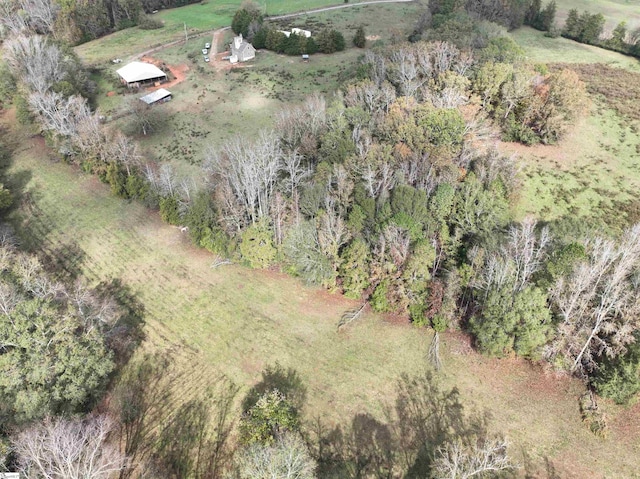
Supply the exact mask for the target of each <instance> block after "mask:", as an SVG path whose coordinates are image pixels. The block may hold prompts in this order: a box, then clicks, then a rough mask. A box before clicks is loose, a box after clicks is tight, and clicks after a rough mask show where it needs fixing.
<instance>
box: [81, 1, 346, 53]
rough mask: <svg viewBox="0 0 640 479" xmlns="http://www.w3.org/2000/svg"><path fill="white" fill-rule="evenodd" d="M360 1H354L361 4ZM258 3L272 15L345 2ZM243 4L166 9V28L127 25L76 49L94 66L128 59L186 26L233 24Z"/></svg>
mask: <svg viewBox="0 0 640 479" xmlns="http://www.w3.org/2000/svg"><path fill="white" fill-rule="evenodd" d="M357 1H358V0H355V1H352V2H351V3H357ZM258 3H260V5H263V6H265V8H266V10H267V12H268V14H269V15H279V14H283V13H293V12H299V11H303V10H309V9H314V8H320V7H326V6H331V5H339V4H341V2H338V1H337V0H268V1H265V0H261V1H259V2H258ZM241 4H242V0H232V1H215V0H214V1H207V0H205V1H203V2H201V3H197V4H193V5H187V6H185V7H180V8H172V9H168V10H162V11H160V12H158V13H156V14H153V15H152V16H153V18H154V19H156V20H160V21H161V22H162V23H163V24H164V27H163V28H160V29H157V30H142V29H140V28H138V27H132V28H127V29H125V30H121V31H119V32H115V33H112V34H111V35H107V36H106V37H103V38H99V39H97V40H93V41H91V42H87V43H84V44H82V45H79V46H78V47H76V52H77V53H78V55H80V57H81V58H82V59H83V60H84V61H85V62H86V63H88V64H92V65H102V64H105V63H107V62H109V61H110V60H112V59H114V58H122V59H124V60H128V59H130V57H132V56H133V55H136V54H139V53H141V52H143V51H146V50H149V49H151V48H154V47H157V46H159V45H163V44H165V43H169V42H171V41H174V40H180V39H182V38H184V36H185V28H186V30H187V34H188V35H194V34H197V33H200V32H206V31H210V30H215V29H217V28H221V27H226V26H229V25H231V20H232V19H233V15H234V14H235V12H236V10H238V8H239V7H240V5H241ZM347 10H348V9H347Z"/></svg>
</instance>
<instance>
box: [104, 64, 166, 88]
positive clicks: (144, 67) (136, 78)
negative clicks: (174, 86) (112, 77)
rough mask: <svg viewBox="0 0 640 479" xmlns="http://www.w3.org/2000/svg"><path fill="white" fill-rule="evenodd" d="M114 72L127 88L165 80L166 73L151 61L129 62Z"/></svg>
mask: <svg viewBox="0 0 640 479" xmlns="http://www.w3.org/2000/svg"><path fill="white" fill-rule="evenodd" d="M116 73H117V74H118V75H119V76H120V79H121V81H122V83H125V84H126V85H127V86H128V87H129V88H132V87H135V88H137V87H140V86H144V85H151V84H156V83H161V82H165V81H167V74H166V73H165V72H163V71H162V70H160V69H159V68H158V67H157V66H155V65H152V64H151V63H144V62H131V63H129V64H127V65H125V66H123V67H122V68H120V69H119V70H117V72H116Z"/></svg>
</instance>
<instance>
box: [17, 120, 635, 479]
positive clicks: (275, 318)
mask: <svg viewBox="0 0 640 479" xmlns="http://www.w3.org/2000/svg"><path fill="white" fill-rule="evenodd" d="M11 135H12V136H11V137H12V138H13V141H14V143H15V144H14V145H13V146H16V147H17V149H16V151H15V153H14V164H13V165H12V167H11V169H10V172H9V173H10V178H11V186H13V187H14V188H17V189H18V190H21V191H22V199H21V205H22V206H21V210H20V211H19V214H20V220H18V217H16V225H17V227H18V231H19V234H20V237H21V239H22V242H23V244H24V246H26V247H30V248H33V249H38V250H41V251H42V252H43V253H44V254H45V255H50V256H55V257H56V258H58V259H59V260H60V261H62V262H63V263H67V264H73V265H74V266H75V267H77V268H80V270H81V271H82V273H83V274H84V275H86V276H87V277H88V278H89V279H90V281H92V282H98V281H101V280H108V279H113V278H120V279H122V281H123V283H124V284H125V285H127V286H129V287H131V289H132V290H133V291H134V292H135V293H136V294H137V296H138V298H139V299H140V300H141V301H142V303H143V304H144V307H145V309H146V321H147V323H146V327H145V331H146V341H145V344H144V349H145V350H148V351H160V352H162V354H164V355H168V356H170V357H172V358H173V361H174V368H175V369H176V370H177V371H178V372H179V374H177V375H176V377H177V379H176V380H175V384H174V388H175V391H176V392H177V396H176V401H180V402H182V401H186V400H188V399H189V398H190V397H194V396H196V395H198V396H200V395H202V394H205V393H206V391H207V389H208V387H209V386H211V385H214V384H216V383H217V382H218V381H219V377H220V375H225V376H227V377H229V378H231V379H232V380H234V381H235V382H236V383H238V384H239V385H240V386H242V392H243V393H244V392H245V391H247V388H248V387H250V386H251V385H252V384H254V383H255V382H257V381H258V380H259V379H260V372H261V370H262V369H263V368H264V367H265V366H266V365H269V364H274V363H275V362H276V361H277V362H279V363H280V364H281V365H282V366H283V367H285V368H287V367H291V368H294V369H295V370H296V371H297V372H298V374H299V375H300V376H301V378H302V380H303V382H304V384H305V386H306V387H307V403H306V406H305V410H304V413H305V418H306V419H307V420H312V419H314V418H320V419H321V420H322V421H323V422H324V423H325V424H327V425H330V426H331V427H335V426H336V425H345V424H347V423H348V422H349V421H351V420H352V419H353V418H354V417H355V416H356V415H357V414H361V413H370V414H372V415H373V416H374V417H376V418H378V419H379V420H380V421H383V422H384V421H385V420H386V419H385V418H386V414H385V411H389V410H393V407H394V398H395V385H396V382H397V380H398V378H399V377H400V375H401V374H403V373H408V374H416V373H419V372H421V371H424V370H425V369H426V368H428V366H427V360H426V352H427V349H428V346H429V343H430V340H431V333H430V332H429V330H426V329H419V328H415V327H413V326H411V325H409V324H402V323H398V322H397V321H394V322H388V321H387V320H385V318H384V317H381V316H378V315H374V314H370V313H367V314H365V315H364V316H363V317H362V318H361V319H359V320H358V321H357V322H356V323H354V324H352V325H350V326H348V327H347V328H346V329H344V330H342V331H340V332H338V331H337V330H336V324H337V322H338V320H339V317H340V315H341V314H342V313H343V312H344V311H346V310H349V309H351V308H354V307H356V306H357V305H358V303H357V302H355V301H349V300H346V299H345V298H343V297H341V296H340V295H338V294H329V293H327V292H325V291H322V290H320V289H318V288H312V287H306V286H304V285H302V284H301V283H300V282H299V281H298V280H297V279H295V278H291V277H288V276H286V275H284V274H281V273H278V272H274V271H257V270H250V269H247V268H245V267H242V266H239V265H226V266H221V267H218V268H212V263H213V259H214V258H213V257H212V256H211V255H210V254H209V253H207V252H205V251H202V250H197V249H195V248H194V247H192V246H191V245H190V244H189V242H188V240H187V238H186V236H185V235H184V234H183V233H181V232H180V230H179V229H178V228H176V227H171V226H167V225H165V224H163V223H162V222H161V221H160V220H159V218H158V216H157V215H156V214H152V213H150V212H149V211H148V210H147V209H145V208H144V207H142V206H141V205H139V204H136V203H135V202H134V203H130V202H126V201H122V200H119V199H116V198H114V197H113V196H111V194H110V192H109V190H108V188H107V187H106V186H104V185H102V184H100V183H99V182H98V181H97V180H96V178H95V177H93V176H89V175H86V174H83V173H81V172H80V171H78V170H77V169H74V168H72V167H70V166H68V165H66V164H64V163H62V162H59V161H52V158H55V156H54V154H53V153H52V152H50V151H48V150H47V149H46V148H45V147H44V145H43V143H42V141H39V140H38V139H37V138H29V137H28V136H26V134H25V132H24V131H18V130H13V131H11ZM443 343H444V345H443V347H442V349H443V360H444V371H443V372H442V373H440V374H439V375H438V376H439V378H440V380H441V381H442V382H443V384H444V385H445V386H447V387H452V386H454V385H455V386H457V387H458V388H459V389H460V392H461V394H462V398H463V400H464V402H465V403H466V404H467V408H468V409H469V410H470V411H472V410H475V411H477V412H478V413H480V414H485V413H486V414H488V415H489V416H490V417H491V424H492V426H493V428H495V430H496V431H501V432H502V433H503V434H505V435H506V437H507V438H508V439H509V441H510V444H511V451H512V454H513V456H514V458H515V459H516V460H517V461H518V462H519V463H520V464H521V466H522V467H523V469H522V472H523V473H526V474H533V475H532V476H531V477H544V476H537V475H536V471H537V472H542V471H545V470H547V468H548V466H549V465H551V466H552V467H553V469H554V470H555V471H556V473H558V474H559V476H560V477H585V476H584V475H582V476H580V474H585V473H588V474H595V475H597V476H598V477H605V476H606V477H632V475H633V473H634V471H637V470H638V468H639V467H640V463H639V462H638V456H637V454H635V446H634V443H633V442H632V441H629V440H628V439H629V438H628V435H627V433H626V432H625V430H624V429H621V428H622V427H623V426H625V427H626V426H628V421H625V420H624V419H623V418H624V417H626V416H625V414H626V412H625V411H626V410H623V409H617V408H614V407H613V406H612V405H610V404H608V403H604V402H603V403H602V404H601V407H606V410H607V413H608V415H609V424H610V425H611V432H610V436H609V438H608V439H607V440H606V441H603V440H601V439H599V438H597V437H595V436H594V435H593V434H591V433H590V432H589V431H588V429H587V427H586V426H585V425H584V424H583V423H582V422H581V420H580V415H579V411H578V402H577V397H578V395H579V394H580V392H581V391H582V386H581V385H580V383H579V382H578V381H573V380H571V379H570V378H567V377H562V378H555V377H554V376H553V375H552V374H550V373H545V372H544V371H543V370H542V369H541V368H539V367H537V366H535V365H531V364H530V363H527V362H525V361H520V360H515V359H504V360H495V359H489V358H485V357H482V356H480V355H477V354H476V353H474V352H473V351H472V350H471V349H470V347H469V345H468V343H467V342H466V341H465V340H464V338H461V337H460V336H458V335H456V334H453V335H448V334H447V335H444V338H443ZM636 420H637V418H634V419H633V420H632V421H636ZM617 425H619V426H620V428H619V427H618V426H617ZM585 471H586V472H585ZM576 474H577V475H576Z"/></svg>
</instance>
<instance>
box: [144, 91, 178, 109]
mask: <svg viewBox="0 0 640 479" xmlns="http://www.w3.org/2000/svg"><path fill="white" fill-rule="evenodd" d="M171 98H172V95H171V92H170V91H169V90H166V89H164V88H159V89H157V90H156V91H152V92H151V93H149V94H148V95H145V96H143V97H141V98H140V100H142V101H143V102H145V103H146V104H147V105H153V104H155V103H164V102H166V101H169V100H171Z"/></svg>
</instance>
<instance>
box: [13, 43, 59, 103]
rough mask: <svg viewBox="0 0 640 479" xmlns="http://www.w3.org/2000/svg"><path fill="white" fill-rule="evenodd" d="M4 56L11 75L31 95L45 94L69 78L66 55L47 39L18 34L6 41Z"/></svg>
mask: <svg viewBox="0 0 640 479" xmlns="http://www.w3.org/2000/svg"><path fill="white" fill-rule="evenodd" d="M4 53H5V58H6V60H7V64H8V65H9V67H10V68H11V71H12V73H13V74H14V75H15V76H16V77H17V78H18V79H19V80H20V81H22V82H23V83H24V84H25V85H27V86H28V88H29V90H30V91H31V92H35V93H40V94H43V93H45V92H47V91H48V90H49V89H50V88H51V87H52V86H53V85H54V84H55V83H57V82H59V81H61V80H64V78H65V77H66V71H65V69H64V68H63V67H62V62H63V61H64V56H63V55H62V52H61V51H60V48H59V47H58V46H57V45H55V44H53V43H51V42H49V41H48V40H47V38H46V37H43V36H39V35H31V36H25V35H22V34H20V35H17V36H15V37H13V38H10V39H8V40H6V41H5V43H4Z"/></svg>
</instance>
